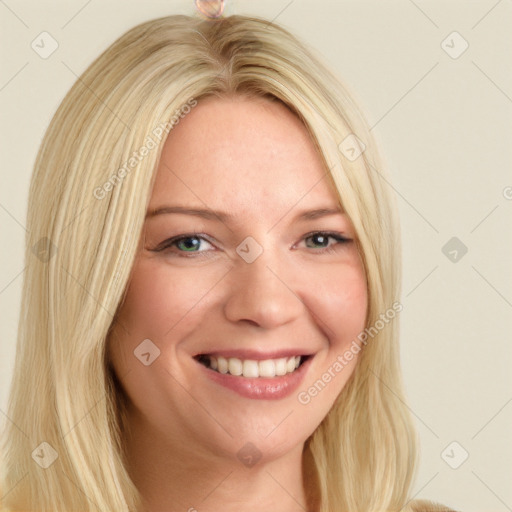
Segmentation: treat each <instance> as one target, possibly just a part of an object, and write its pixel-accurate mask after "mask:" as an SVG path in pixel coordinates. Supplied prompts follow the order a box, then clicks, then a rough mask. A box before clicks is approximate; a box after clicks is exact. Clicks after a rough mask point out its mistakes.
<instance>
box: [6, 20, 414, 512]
mask: <svg viewBox="0 0 512 512" xmlns="http://www.w3.org/2000/svg"><path fill="white" fill-rule="evenodd" d="M233 94H243V95H247V96H264V97H268V98H274V99H275V100H278V101H281V102H283V103H284V104H285V105H287V106H288V107H289V108H290V109H291V110H292V111H293V112H295V113H296V114H297V115H298V116H299V118H300V119H301V120H302V121H303V123H304V124H305V126H306V127H307V129H308V130H309V132H310V134H311V137H312V140H313V141H314V143H315V145H316V147H317V148H318V151H319V154H320V155H321V156H322V158H323V160H324V163H325V169H326V179H327V180H328V181H329V183H330V184H331V186H333V189H334V190H335V191H336V193H337V194H338V195H339V199H340V203H341V205H342V206H343V208H344V210H345V211H346V212H347V213H348V215H349V216H350V218H351V220H352V222H353V225H354V228H355V230H356V233H357V237H358V245H359V248H360V253H361V256H362V260H363V263H364V267H365V271H366V276H367V281H368V292H369V306H368V314H367V326H373V325H374V324H375V323H376V322H378V320H379V318H380V317H379V315H381V314H382V313H384V312H385V311H387V310H388V309H389V308H391V306H392V304H394V303H396V301H398V300H399V295H400V287H401V283H400V267H401V262H400V241H399V233H398V231H399V228H398V221H397V216H396V211H395V207H394V205H393V202H392V200H391V198H390V194H389V190H388V189H387V187H388V185H387V184H386V181H385V178H384V176H385V173H384V172H383V168H382V167H383V166H382V160H381V157H380V156H379V155H378V151H377V148H376V147H375V142H374V139H373V137H372V135H371V134H370V131H369V129H368V127H367V124H366V122H365V120H364V117H363V115H362V114H361V112H360V110H359V109H358V107H357V106H356V104H355V103H354V100H353V97H354V96H353V94H351V93H349V92H348V90H347V88H346V87H345V86H343V85H342V84H341V83H340V81H339V80H338V79H337V78H336V77H335V76H334V75H333V74H332V73H331V72H330V71H329V70H328V67H327V66H326V65H325V64H323V63H322V62H321V59H320V58H319V57H318V56H316V55H313V54H312V53H311V52H310V51H309V50H307V49H306V48H305V47H304V46H303V45H302V44H301V43H300V42H299V41H298V40H297V39H296V38H295V37H293V36H292V35H290V34H289V33H288V32H287V31H286V30H284V29H283V28H281V27H279V26H277V25H275V24H273V23H270V22H268V21H266V20H261V19H258V18H254V17H245V16H230V17H227V18H223V19H219V20H216V21H213V20H201V19H199V18H194V17H188V16H168V17H164V18H160V19H156V20H152V21H149V22H145V23H142V24H140V25H138V26H136V27H134V28H133V29H131V30H129V31H128V32H127V33H126V34H124V35H123V36H122V37H120V38H119V39H118V40H117V41H115V42H114V43H113V44H112V45H111V46H110V47H109V48H108V49H107V50H106V51H105V52H104V53H103V54H102V55H101V56H100V57H98V58H97V59H96V60H95V61H94V62H93V63H92V64H91V66H90V67H89V68H88V69H87V70H86V71H85V72H84V73H83V75H82V76H81V77H80V78H79V79H78V80H77V82H76V83H75V84H74V86H73V87H72V88H71V90H70V91H69V93H68V94H67V95H66V97H65V98H64V100H63V102H62V104H61V105H60V107H59V109H58V110H57V112H56V114H55V116H54V118H53V120H52V122H51V124H50V126H49V128H48V130H47V132H46V134H45V137H44V139H43V142H42V145H41V148H40V150H39V153H38V156H37V161H36V165H35V170H34V174H33V177H32V181H31V186H30V195H29V208H28V218H27V224H28V233H27V237H26V247H25V255H26V256H25V258H26V264H27V270H26V272H25V275H24V282H23V295H22V304H21V316H20V322H19V332H18V345H17V352H16V360H15V368H14V377H13V381H12V387H11V391H10V397H9V406H8V413H7V414H8V417H9V421H7V423H6V429H5V431H4V432H3V438H2V439H3V454H2V455H3V464H2V475H1V481H0V489H1V492H2V493H3V494H4V497H3V507H5V508H6V509H12V510H52V511H54V512H57V511H62V512H69V511H78V510H81V511H85V510H87V511H99V510H109V511H114V510H115V511H125V512H128V511H132V512H133V511H135V510H137V508H138V507H139V506H140V503H141V501H140V496H139V494H138V491H137V489H136V488H135V486H134V484H133V482H132V481H131V480H130V477H129V475H128V472H127V470H126V468H125V464H124V463H125V457H124V453H123V439H122V428H121V427H122V418H121V416H122V414H123V411H122V406H121V402H120V400H119V396H118V395H119V393H118V391H117V387H116V383H115V381H114V377H113V375H112V371H111V369H110V367H109V361H108V358H107V351H106V340H107V337H108V333H109V329H110V328H111V326H112V322H113V318H114V316H115V313H116V311H117V310H118V307H119V305H120V303H121V302H122V300H123V297H124V294H125V292H126V285H127V282H128V279H129V275H130V271H131V268H132V265H133V262H134V259H135V256H136V253H137V250H138V243H139V237H140V233H141V230H142V227H143V222H144V217H145V214H146V209H147V206H148V202H149V198H150V194H151V190H152V185H153V183H154V178H155V175H156V169H157V167H158V162H159V156H160V152H161V149H162V146H163V143H164V142H165V135H166V134H167V133H168V131H169V129H170V128H172V125H173V123H175V122H177V120H179V118H180V116H181V115H183V113H184V112H185V113H186V108H187V107H186V106H187V105H191V104H193V102H195V101H200V100H201V98H204V97H207V96H212V95H213V96H218V97H223V96H227V95H233ZM189 108H191V107H189ZM225 136H227V137H229V134H225ZM354 136H355V137H357V139H354ZM354 140H356V141H357V140H358V141H360V142H362V144H364V146H363V145H361V144H360V143H359V148H360V149H364V151H363V152H362V153H361V154H360V156H359V157H357V153H354V151H353V150H350V151H348V150H347V149H346V146H344V144H345V143H346V141H352V142H351V143H352V144H353V143H354ZM143 147H145V148H146V149H147V151H144V155H143V156H142V153H143V151H142V148H143ZM354 155H355V156H356V157H354ZM38 456H40V457H41V458H42V459H43V460H46V461H47V462H50V461H51V459H52V458H55V456H57V457H58V458H57V460H56V461H55V462H54V463H53V464H51V465H49V467H47V468H44V467H42V466H41V464H36V463H35V461H36V460H37V457H38ZM415 460H416V435H415V432H414V429H413V426H412V423H411V418H410V415H409V412H408V410H407V408H406V406H405V405H404V397H403V391H402V382H401V377H400V367H399V354H398V322H397V321H396V320H395V321H392V322H389V323H388V324H387V325H386V327H385V328H384V329H381V330H378V332H377V333H375V335H374V336H373V337H372V339H371V340H370V341H369V342H368V343H367V344H366V345H365V346H364V348H363V350H362V351H361V354H360V357H359V360H358V363H357V366H356V368H355V371H354V373H353V374H352V376H351V378H350V380H349V381H348V383H347V384H346V386H345V388H344V389H343V391H342V392H341V393H340V395H339V397H338V399H337V400H336V402H335V404H334V406H333V407H332V409H331V411H330V412H329V413H328V415H327V416H326V418H325V419H324V420H323V422H322V423H321V424H320V425H319V427H318V428H317V429H316V431H315V432H314V433H313V435H312V436H311V437H310V438H309V439H308V440H307V442H306V444H305V449H304V459H303V469H304V471H305V473H307V474H308V475H310V477H311V478H310V480H309V482H310V488H309V489H308V490H307V493H308V500H310V501H311V503H314V504H315V509H317V510H318V511H319V512H327V511H329V512H333V511H336V512H342V511H355V510H357V511H358V512H364V511H397V510H400V509H402V507H404V506H406V505H407V503H408V499H409V490H410V485H411V480H412V477H413V473H414V468H415Z"/></svg>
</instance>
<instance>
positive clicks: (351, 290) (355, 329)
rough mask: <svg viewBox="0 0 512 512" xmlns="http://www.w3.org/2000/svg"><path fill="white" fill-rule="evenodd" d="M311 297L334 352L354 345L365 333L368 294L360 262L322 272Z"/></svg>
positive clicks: (313, 307) (312, 304)
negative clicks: (360, 335) (351, 344)
mask: <svg viewBox="0 0 512 512" xmlns="http://www.w3.org/2000/svg"><path fill="white" fill-rule="evenodd" d="M308 295H309V300H308V302H309V304H310V309H311V311H312V312H313V313H315V315H316V316H317V317H318V318H317V321H318V325H319V327H320V328H321V329H322V330H323V331H324V334H325V336H326V337H327V338H328V339H329V341H330V345H331V346H332V347H333V348H336V349H340V348H342V347H343V346H345V345H348V344H350V342H351V341H352V339H353V338H354V337H356V336H357V335H358V334H359V333H360V332H361V331H362V330H363V329H364V327H365V322H366V313H367V308H368V293H367V284H366V277H365V273H364V270H363V267H362V263H361V262H360V261H354V263H351V264H346V265H343V266H342V267H340V268H336V269H335V268H326V269H324V270H322V271H321V272H320V273H319V274H318V275H317V279H316V280H315V286H314V288H312V289H311V290H310V292H309V294H308Z"/></svg>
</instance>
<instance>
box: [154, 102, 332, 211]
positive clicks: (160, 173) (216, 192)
mask: <svg viewBox="0 0 512 512" xmlns="http://www.w3.org/2000/svg"><path fill="white" fill-rule="evenodd" d="M176 201H179V203H180V204H183V203H186V204H188V203H193V204H194V205H197V204H202V205H203V206H204V204H206V205H208V207H210V208H213V209H217V208H218V209H224V210H226V209H228V210H232V211H243V213H245V214H247V215H250V214H251V213H255V212H259V214H260V215H261V213H262V210H263V209H265V208H271V209H273V210H274V211H275V210H276V209H277V210H279V209H281V208H284V207H287V208H289V207H291V206H292V205H293V204H295V203H297V202H299V201H300V202H301V203H303V206H306V205H307V204H308V203H309V202H311V203H312V202H315V203H318V202H319V201H323V203H325V204H326V205H327V206H329V205H330V206H335V205H336V204H337V203H338V200H337V197H336V195H335V194H334V192H333V191H332V189H331V188H330V187H329V180H328V176H327V175H326V169H325V168H324V165H323V162H322V159H321V157H320V155H318V153H317V151H316V149H315V146H314V144H313V141H312V140H311V138H310V136H309V133H308V131H307V129H306V127H305V126H304V125H303V124H302V122H301V121H300V120H299V119H298V117H297V116H296V115H295V114H293V113H292V112H291V111H290V110H289V109H288V108H287V107H286V106H284V105H283V104H282V103H280V102H278V101H275V102H273V101H269V100H266V99H263V98H243V97H234V98H222V99H220V98H212V97H210V98H205V99H202V100H200V101H199V102H198V104H197V106H196V107H194V108H193V109H192V110H191V112H190V113H188V114H187V115H185V117H184V118H182V119H181V120H180V122H179V123H178V124H177V125H175V127H174V128H173V129H172V130H171V132H170V133H169V136H168V138H167V141H166V143H165V145H164V148H163V151H162V156H161V160H160V164H159V168H158V170H157V177H156V182H155V186H154V188H153V192H152V197H151V200H150V209H152V208H157V207H159V206H162V205H164V204H167V203H169V202H176Z"/></svg>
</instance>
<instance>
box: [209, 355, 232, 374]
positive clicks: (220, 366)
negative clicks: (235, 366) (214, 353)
mask: <svg viewBox="0 0 512 512" xmlns="http://www.w3.org/2000/svg"><path fill="white" fill-rule="evenodd" d="M212 359H214V358H213V357H210V367H211V368H213V367H212V364H211V360H212ZM217 371H219V372H220V373H228V361H227V359H225V358H224V357H218V358H217Z"/></svg>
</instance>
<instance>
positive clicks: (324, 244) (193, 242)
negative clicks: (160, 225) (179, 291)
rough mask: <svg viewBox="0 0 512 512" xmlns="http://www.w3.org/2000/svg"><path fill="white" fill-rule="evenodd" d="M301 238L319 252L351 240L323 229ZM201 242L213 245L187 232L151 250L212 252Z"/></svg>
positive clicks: (182, 254) (187, 254) (188, 253)
mask: <svg viewBox="0 0 512 512" xmlns="http://www.w3.org/2000/svg"><path fill="white" fill-rule="evenodd" d="M302 240H305V241H307V240H313V245H311V244H308V243H306V247H307V248H308V249H313V251H314V252H315V253H320V254H321V253H327V252H333V251H336V250H337V249H338V248H339V246H340V245H343V244H346V243H348V242H351V239H350V238H346V237H344V236H343V235H341V233H336V232H334V233H332V232H325V231H314V232H312V233H308V234H307V235H306V236H304V237H303V238H302ZM331 240H334V242H335V243H333V244H329V242H330V241H331ZM202 242H206V243H207V244H208V245H210V246H212V247H213V244H212V243H211V242H210V241H209V240H208V239H207V238H206V237H205V236H204V235H201V234H200V233H188V234H185V235H178V236H175V237H173V238H169V239H168V240H166V241H164V242H162V244H160V246H158V247H157V248H156V249H153V251H154V252H164V251H165V252H169V253H171V254H173V253H174V254H175V255H177V256H180V257H185V258H187V257H195V256H193V255H195V254H202V253H206V252H212V251H211V250H208V249H205V250H199V249H200V248H201V246H202V245H204V244H202ZM318 246H320V247H318ZM171 249H172V250H171Z"/></svg>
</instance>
